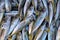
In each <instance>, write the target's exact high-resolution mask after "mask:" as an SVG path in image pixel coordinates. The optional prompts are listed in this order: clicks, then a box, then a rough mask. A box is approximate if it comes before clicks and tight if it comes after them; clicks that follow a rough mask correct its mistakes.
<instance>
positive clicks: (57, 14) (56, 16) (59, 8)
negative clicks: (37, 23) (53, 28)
mask: <svg viewBox="0 0 60 40" xmlns="http://www.w3.org/2000/svg"><path fill="white" fill-rule="evenodd" d="M59 10H60V0H59V1H58V3H57V10H56V14H55V21H56V20H57V19H58V16H59V14H60V13H59Z"/></svg>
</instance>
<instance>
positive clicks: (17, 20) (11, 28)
mask: <svg viewBox="0 0 60 40" xmlns="http://www.w3.org/2000/svg"><path fill="white" fill-rule="evenodd" d="M18 22H19V18H16V19H15V20H13V21H12V24H11V26H10V29H9V32H8V35H10V34H11V32H12V31H13V30H14V28H15V27H16V25H17V23H18Z"/></svg>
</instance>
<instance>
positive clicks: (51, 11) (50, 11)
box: [49, 2, 53, 25]
mask: <svg viewBox="0 0 60 40" xmlns="http://www.w3.org/2000/svg"><path fill="white" fill-rule="evenodd" d="M52 19H53V6H52V3H51V2H50V3H49V25H50V24H51V22H52Z"/></svg>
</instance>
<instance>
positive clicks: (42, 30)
mask: <svg viewBox="0 0 60 40" xmlns="http://www.w3.org/2000/svg"><path fill="white" fill-rule="evenodd" d="M45 27H46V25H45V24H44V25H42V26H41V31H40V32H39V34H38V35H37V38H36V40H38V39H39V38H40V37H41V36H42V34H43V32H44V30H45Z"/></svg>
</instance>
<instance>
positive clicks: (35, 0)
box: [32, 0, 38, 10]
mask: <svg viewBox="0 0 60 40" xmlns="http://www.w3.org/2000/svg"><path fill="white" fill-rule="evenodd" d="M32 3H33V6H34V8H35V10H37V4H38V3H37V0H32Z"/></svg>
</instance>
